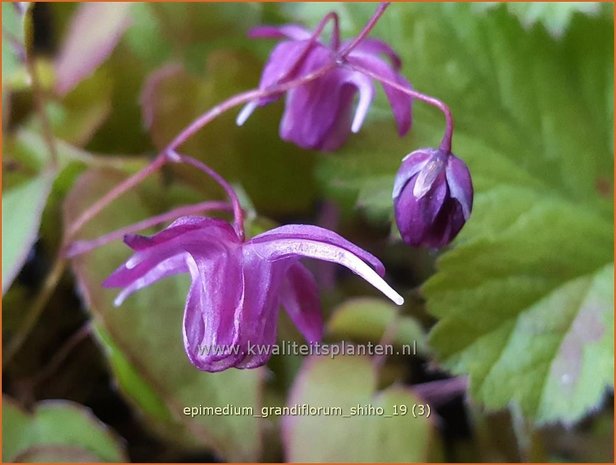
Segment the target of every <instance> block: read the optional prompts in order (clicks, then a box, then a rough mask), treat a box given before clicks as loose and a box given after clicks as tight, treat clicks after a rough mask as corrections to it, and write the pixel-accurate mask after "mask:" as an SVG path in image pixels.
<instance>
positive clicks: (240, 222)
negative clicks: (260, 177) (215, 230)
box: [170, 151, 244, 240]
mask: <svg viewBox="0 0 616 465" xmlns="http://www.w3.org/2000/svg"><path fill="white" fill-rule="evenodd" d="M170 153H171V154H172V156H173V158H174V160H175V161H177V162H181V163H185V164H187V165H191V166H193V167H195V168H197V169H198V170H201V171H203V172H204V173H205V174H207V175H208V176H209V177H211V178H212V179H214V181H216V182H217V183H218V184H219V185H220V187H222V188H223V189H224V190H225V193H226V194H227V196H228V197H229V200H230V201H231V206H232V207H233V227H234V229H235V232H236V233H237V236H238V237H239V238H240V239H241V240H244V210H242V205H241V203H240V199H239V198H238V196H237V192H235V189H233V186H231V184H229V183H228V182H227V180H226V179H225V178H223V177H222V176H221V175H220V174H218V173H217V172H216V171H214V170H213V169H212V168H210V167H209V166H207V165H206V164H205V163H203V162H201V161H199V160H196V159H194V158H192V157H189V156H186V155H181V154H179V153H177V152H175V151H171V152H170Z"/></svg>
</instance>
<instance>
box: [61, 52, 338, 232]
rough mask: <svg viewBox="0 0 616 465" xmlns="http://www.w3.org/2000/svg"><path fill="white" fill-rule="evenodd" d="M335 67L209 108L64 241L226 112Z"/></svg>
mask: <svg viewBox="0 0 616 465" xmlns="http://www.w3.org/2000/svg"><path fill="white" fill-rule="evenodd" d="M335 66H336V64H335V63H328V64H326V65H324V66H323V67H321V68H319V69H317V70H315V71H313V72H312V73H310V74H306V75H305V76H302V77H300V78H297V79H293V80H291V81H288V82H285V83H282V84H279V85H277V86H273V87H271V88H269V89H264V90H260V89H255V90H251V91H247V92H243V93H241V94H238V95H235V96H233V97H231V98H229V99H228V100H225V101H224V102H222V103H221V104H219V105H217V106H215V107H214V108H212V109H210V110H209V111H207V112H206V113H204V114H203V115H201V116H199V117H198V118H197V119H195V120H194V121H193V122H192V123H191V124H190V125H189V126H188V127H187V128H186V129H184V130H183V131H182V132H181V133H180V134H179V135H178V136H177V137H176V138H175V139H174V140H173V141H172V142H171V143H170V144H169V145H168V146H167V148H166V149H165V150H163V151H162V152H161V153H160V154H159V155H158V156H157V157H156V158H155V159H154V160H153V161H152V163H150V164H149V165H148V166H146V167H145V168H144V169H143V170H141V171H139V172H138V173H136V174H134V175H133V176H131V177H130V178H128V179H126V180H125V181H123V182H121V183H120V184H118V185H117V186H115V187H114V188H113V189H112V190H110V191H109V192H108V193H107V194H105V195H104V196H103V197H101V198H100V199H99V200H97V201H96V202H95V203H94V204H93V205H92V206H91V207H89V208H88V209H87V210H86V211H84V212H83V213H82V214H81V216H79V217H78V218H77V219H76V220H75V222H74V223H73V224H72V225H71V226H70V227H69V229H68V232H67V234H66V237H65V242H68V241H69V240H70V239H71V238H72V237H73V236H74V235H75V234H76V233H77V232H78V231H79V230H80V229H81V228H82V227H83V226H84V225H85V224H86V223H88V222H89V221H91V220H92V218H94V217H95V216H96V215H98V214H99V213H100V212H101V211H102V210H103V209H104V208H105V207H106V206H107V205H108V204H110V203H111V202H113V201H114V200H115V199H116V198H118V197H119V196H121V195H122V194H123V193H124V192H126V191H127V190H129V189H131V188H133V187H135V186H136V185H138V184H139V183H140V182H141V181H143V180H144V179H145V178H147V177H148V176H149V175H151V174H152V173H154V172H156V171H157V170H158V169H160V168H161V167H162V166H163V165H165V163H167V162H168V161H173V160H172V155H171V153H173V151H174V150H175V149H176V148H177V147H179V146H180V145H182V144H183V143H184V142H186V140H188V139H189V138H190V137H191V136H193V135H194V134H195V133H196V132H198V131H199V130H200V129H201V128H203V127H204V126H205V125H207V124H208V123H209V122H210V121H212V120H213V119H214V118H216V117H217V116H219V115H221V114H222V113H224V112H225V111H228V110H230V109H231V108H233V107H236V106H238V105H242V104H244V103H247V102H249V101H251V100H257V99H260V98H262V97H268V96H270V95H273V94H277V93H279V92H285V91H287V90H289V89H292V88H293V87H297V86H301V85H302V84H305V83H307V82H310V81H313V80H315V79H318V78H319V77H321V76H323V75H324V74H326V73H327V72H328V71H330V70H331V69H333V68H334V67H335Z"/></svg>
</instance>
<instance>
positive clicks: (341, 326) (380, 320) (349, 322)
mask: <svg viewBox="0 0 616 465" xmlns="http://www.w3.org/2000/svg"><path fill="white" fill-rule="evenodd" d="M398 312H399V310H398V308H397V307H395V306H393V305H391V304H390V303H388V302H386V301H384V300H382V299H376V298H370V297H361V298H355V299H349V300H347V301H346V302H344V303H343V304H341V305H339V306H338V307H337V308H336V309H335V310H334V312H333V314H332V316H331V317H330V318H329V320H328V321H327V334H328V336H330V337H331V338H333V339H343V338H350V339H352V340H355V341H358V342H365V341H372V342H375V343H378V342H379V341H380V340H381V338H382V337H383V333H384V332H385V330H386V328H387V327H388V325H389V324H390V323H391V321H392V320H393V319H394V318H396V315H397V313H398ZM397 318H398V320H397V321H396V333H395V337H394V338H393V342H394V344H397V345H399V346H401V345H409V346H410V347H413V346H414V345H416V347H417V350H418V351H424V350H425V335H424V332H423V329H422V328H421V326H420V325H419V323H418V322H417V321H416V320H415V319H414V318H411V317H409V316H405V315H404V316H399V317H397Z"/></svg>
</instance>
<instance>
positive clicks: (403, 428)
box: [274, 357, 439, 462]
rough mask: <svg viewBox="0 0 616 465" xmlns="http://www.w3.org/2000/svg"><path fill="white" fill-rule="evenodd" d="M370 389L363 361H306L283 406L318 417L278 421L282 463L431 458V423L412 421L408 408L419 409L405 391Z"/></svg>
mask: <svg viewBox="0 0 616 465" xmlns="http://www.w3.org/2000/svg"><path fill="white" fill-rule="evenodd" d="M376 384H377V373H376V369H375V367H374V365H373V364H372V363H371V360H370V359H368V358H365V357H339V358H335V359H330V358H327V357H314V358H311V359H307V360H306V361H305V362H304V365H303V366H302V369H301V371H300V374H299V375H298V377H297V378H296V380H295V383H294V385H293V388H292V391H291V397H290V399H289V401H288V402H287V406H288V407H289V408H293V407H294V406H295V407H296V408H301V406H308V407H309V408H312V409H314V410H315V411H316V409H321V412H322V413H321V414H320V415H319V414H315V413H312V414H308V413H306V414H301V413H300V414H291V415H286V416H284V417H283V419H282V428H283V437H284V440H285V451H286V457H287V460H288V461H290V462H424V461H428V460H429V459H434V458H435V457H437V456H438V455H439V447H438V441H437V437H436V432H435V430H434V427H433V424H432V420H431V419H430V418H428V417H426V416H423V417H422V416H419V417H414V415H413V411H415V412H416V411H417V410H416V408H414V405H417V404H425V403H424V402H423V401H422V400H420V399H419V398H417V397H415V396H414V395H413V393H412V391H411V390H410V389H408V388H405V387H402V386H391V387H389V388H387V389H386V390H384V391H381V392H376ZM378 409H382V410H381V411H382V413H380V412H381V411H380V410H378ZM337 412H340V414H338V413H337ZM274 414H275V412H274ZM386 415H387V416H386Z"/></svg>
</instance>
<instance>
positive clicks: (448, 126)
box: [347, 63, 454, 153]
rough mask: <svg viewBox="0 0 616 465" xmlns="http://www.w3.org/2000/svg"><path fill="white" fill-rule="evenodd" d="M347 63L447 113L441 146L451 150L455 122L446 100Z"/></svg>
mask: <svg viewBox="0 0 616 465" xmlns="http://www.w3.org/2000/svg"><path fill="white" fill-rule="evenodd" d="M347 64H348V66H350V67H351V68H353V69H354V70H356V71H359V72H360V73H363V74H365V75H366V76H370V77H371V78H373V79H376V80H377V81H380V82H382V83H383V84H386V85H388V86H390V87H393V88H394V89H396V90H399V91H400V92H404V93H405V94H407V95H410V96H411V97H414V98H416V99H417V100H421V101H422V102H425V103H427V104H428V105H432V106H433V107H436V108H438V109H439V110H441V111H442V112H443V114H444V115H445V134H444V135H443V139H442V140H441V145H440V148H441V149H442V150H443V151H445V152H447V153H449V152H451V140H452V137H453V128H454V123H453V116H452V114H451V110H450V109H449V107H448V106H447V104H445V103H444V102H442V101H440V100H439V99H437V98H435V97H430V96H428V95H425V94H422V93H421V92H417V91H416V90H413V89H408V88H406V87H404V86H402V85H400V84H398V83H397V82H394V81H392V80H390V79H387V78H385V77H383V76H380V75H378V74H377V73H375V72H373V71H371V70H369V69H367V68H364V67H363V66H359V65H357V64H355V63H347Z"/></svg>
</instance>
